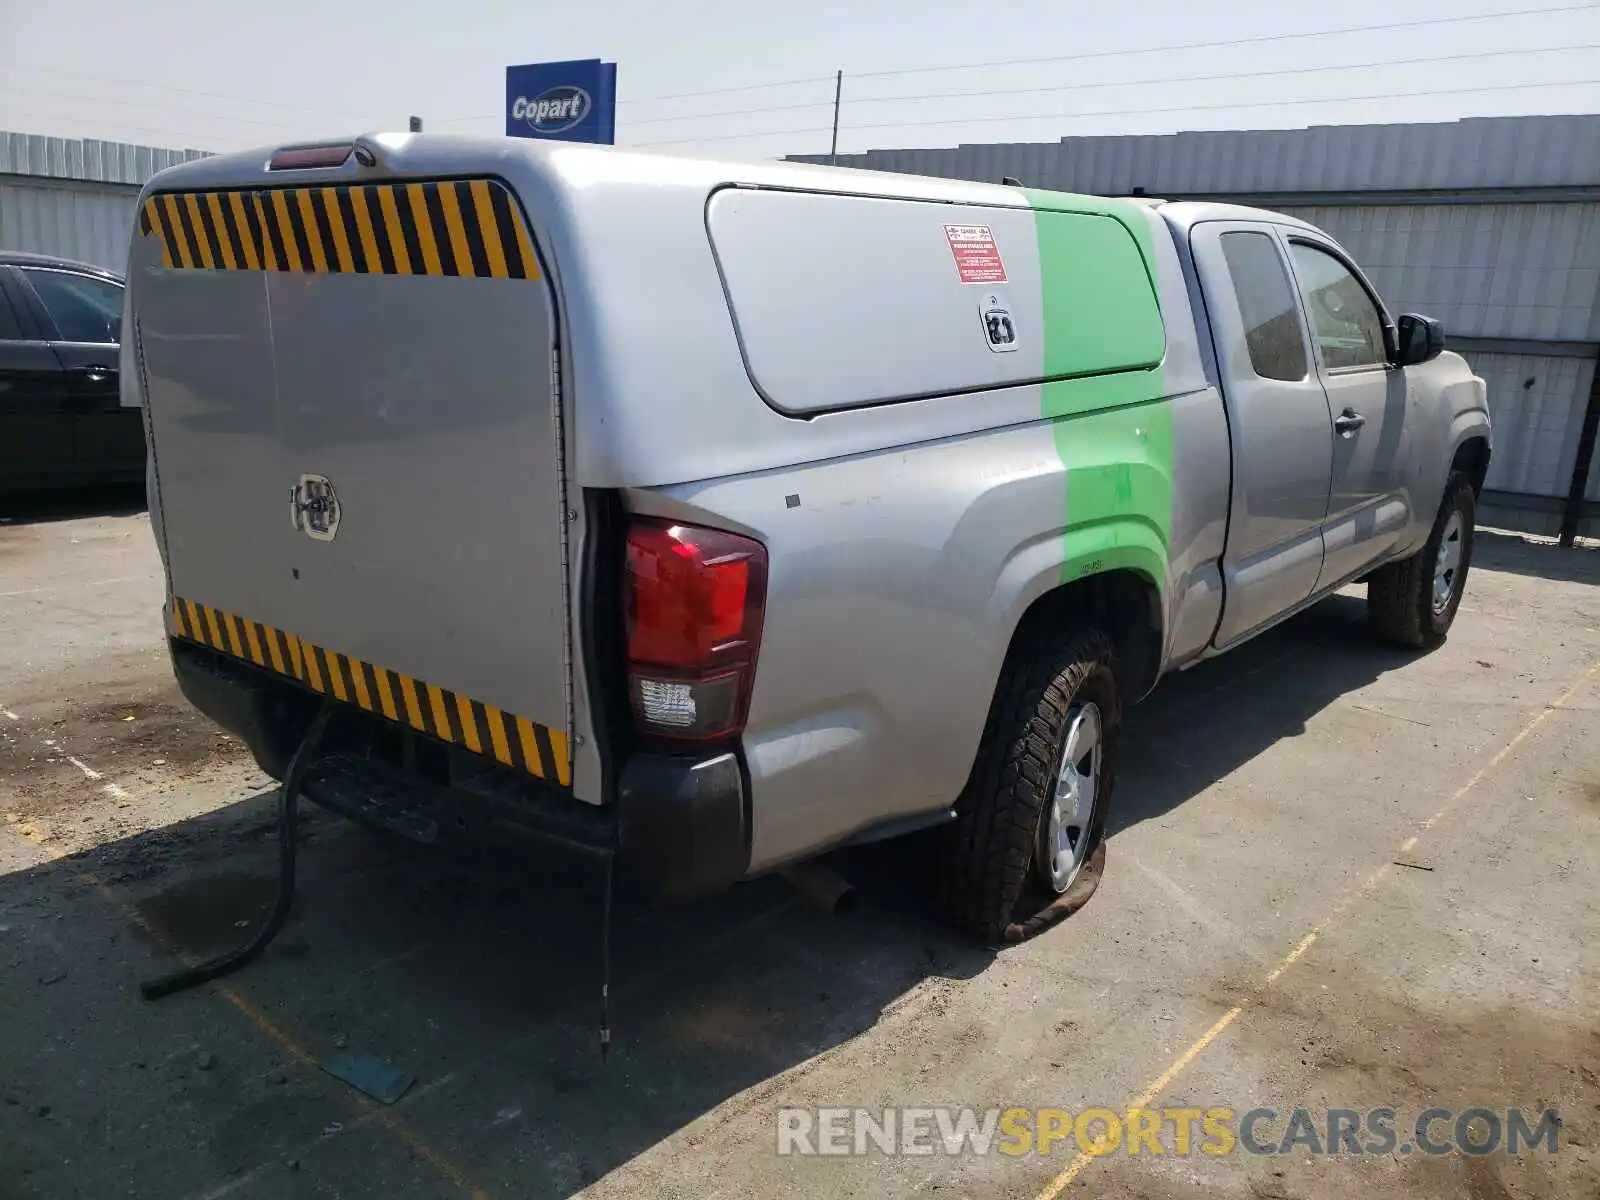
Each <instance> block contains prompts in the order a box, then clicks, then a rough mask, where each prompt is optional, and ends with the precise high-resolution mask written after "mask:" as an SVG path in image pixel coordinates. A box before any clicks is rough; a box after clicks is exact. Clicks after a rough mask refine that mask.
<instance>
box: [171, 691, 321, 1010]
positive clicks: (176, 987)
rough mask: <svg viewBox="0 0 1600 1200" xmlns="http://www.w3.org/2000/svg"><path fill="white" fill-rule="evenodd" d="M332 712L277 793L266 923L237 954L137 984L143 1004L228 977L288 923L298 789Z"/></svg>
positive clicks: (315, 728)
mask: <svg viewBox="0 0 1600 1200" xmlns="http://www.w3.org/2000/svg"><path fill="white" fill-rule="evenodd" d="M332 711H333V703H332V701H326V702H324V704H323V706H322V708H321V710H320V711H319V712H318V713H317V716H316V719H315V720H313V721H312V722H311V728H310V729H308V730H306V736H305V737H304V738H303V739H301V742H300V748H299V749H298V750H296V751H295V752H294V757H293V758H291V759H290V760H289V769H288V770H287V771H286V772H284V776H283V785H282V787H280V788H279V790H278V896H277V899H276V900H275V901H274V902H273V905H272V915H271V916H269V917H268V918H267V923H266V924H265V925H263V926H262V927H261V930H260V932H258V933H257V934H256V935H255V937H253V938H251V939H250V941H249V942H248V943H246V944H245V945H243V946H240V947H239V948H238V949H237V950H231V951H229V952H228V953H227V954H224V955H222V956H221V957H219V958H214V959H211V960H210V961H209V962H203V963H199V964H197V965H196V966H192V967H185V968H184V969H183V970H181V971H174V972H173V973H172V974H170V975H163V976H161V977H160V978H159V979H150V980H147V981H145V982H144V983H141V984H140V985H139V994H140V995H141V996H143V997H144V998H145V999H146V1000H159V999H161V998H162V997H163V996H170V995H172V994H173V993H174V992H185V991H188V990H189V989H190V988H193V987H199V986H200V985H201V984H202V983H210V982H211V981H212V980H213V979H221V978H222V977H223V976H224V975H231V974H232V973H233V972H235V971H237V970H238V969H239V968H240V967H243V966H246V965H247V964H249V963H251V962H253V961H254V960H255V959H256V958H257V956H259V955H260V953H261V952H262V951H263V950H265V949H266V948H267V946H268V945H269V944H270V943H271V941H272V939H273V938H275V937H277V936H278V933H279V931H280V930H282V929H283V926H284V922H286V921H287V920H288V919H289V909H290V907H291V906H292V905H293V904H294V878H295V825H296V817H297V812H298V805H299V799H300V786H301V784H302V783H303V782H304V781H305V774H306V769H307V768H308V767H309V766H310V765H311V759H312V758H313V757H314V756H315V755H316V750H317V743H318V742H320V741H321V740H322V732H323V730H324V729H325V728H326V727H327V724H328V717H329V715H330V714H331V713H332Z"/></svg>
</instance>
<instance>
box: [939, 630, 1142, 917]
mask: <svg viewBox="0 0 1600 1200" xmlns="http://www.w3.org/2000/svg"><path fill="white" fill-rule="evenodd" d="M1111 663H1112V649H1111V643H1110V642H1109V641H1107V639H1106V637H1105V635H1104V634H1102V633H1100V632H1099V631H1098V630H1094V629H1080V630H1077V631H1074V632H1071V633H1067V634H1059V633H1052V634H1045V635H1036V636H1034V637H1031V638H1029V639H1028V640H1027V641H1026V642H1025V643H1024V644H1021V645H1019V646H1017V647H1016V648H1014V649H1013V651H1012V653H1011V655H1010V657H1009V659H1008V661H1007V666H1006V672H1005V675H1004V677H1003V678H1002V680H1001V682H1000V688H999V692H998V694H997V695H996V697H995V703H994V707H993V710H992V711H991V713H990V718H989V727H988V729H987V730H986V731H985V733H984V738H983V745H982V747H981V749H980V750H979V754H978V761H977V763H976V764H975V765H974V768H973V772H972V778H971V779H970V780H969V781H968V784H967V788H966V791H965V792H964V793H963V794H962V796H961V799H960V800H959V801H958V802H957V805H956V811H957V819H956V820H955V821H954V822H953V823H952V824H951V825H950V826H949V827H947V829H946V835H945V842H944V846H943V852H942V863H941V876H942V892H943V896H944V902H945V906H946V908H947V909H948V911H949V913H950V915H951V916H952V917H953V918H954V920H955V921H956V922H957V923H958V924H959V925H961V926H962V927H963V928H965V929H967V930H969V931H971V932H972V933H975V934H977V935H978V936H979V937H981V938H983V939H984V940H985V941H988V942H998V941H1000V940H1002V939H1003V938H1004V936H1005V932H1006V929H1007V927H1008V926H1010V925H1011V924H1012V923H1013V922H1014V921H1015V920H1016V917H1017V913H1018V909H1019V907H1020V906H1022V905H1023V904H1024V902H1027V903H1032V902H1033V901H1039V902H1041V903H1046V904H1047V903H1049V902H1050V901H1051V900H1053V899H1054V898H1055V897H1057V896H1059V895H1061V894H1062V893H1065V892H1066V891H1068V890H1069V889H1070V888H1072V886H1073V885H1074V884H1075V883H1077V882H1078V880H1079V878H1080V877H1081V876H1082V875H1083V872H1084V870H1085V867H1086V865H1087V864H1088V863H1089V860H1090V858H1091V857H1092V856H1093V854H1094V852H1095V850H1096V849H1097V848H1098V846H1099V844H1100V841H1101V839H1102V837H1103V836H1104V834H1105V823H1106V815H1107V813H1108V811H1109V805H1110V801H1111V792H1112V786H1113V784H1114V782H1115V768H1116V745H1117V734H1118V732H1119V730H1120V727H1121V721H1122V709H1121V704H1120V700H1119V697H1118V694H1117V684H1116V677H1115V675H1114V674H1113V673H1112V669H1111Z"/></svg>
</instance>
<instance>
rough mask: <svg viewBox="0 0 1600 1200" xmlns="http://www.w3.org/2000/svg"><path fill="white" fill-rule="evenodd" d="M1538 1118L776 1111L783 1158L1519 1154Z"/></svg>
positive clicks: (1263, 1111)
mask: <svg viewBox="0 0 1600 1200" xmlns="http://www.w3.org/2000/svg"><path fill="white" fill-rule="evenodd" d="M1560 1128H1561V1116H1560V1113H1559V1111H1558V1110H1556V1109H1553V1108H1550V1109H1544V1110H1543V1111H1541V1112H1538V1113H1534V1112H1532V1111H1531V1110H1524V1109H1520V1108H1509V1109H1491V1108H1466V1109H1461V1110H1459V1111H1457V1110H1454V1109H1448V1108H1427V1109H1423V1110H1421V1111H1420V1112H1417V1113H1414V1114H1401V1113H1400V1112H1398V1111H1397V1110H1395V1109H1393V1108H1369V1109H1354V1108H1329V1109H1307V1108H1296V1109H1288V1110H1281V1111H1280V1110H1279V1109H1275V1108H1252V1109H1248V1110H1246V1111H1244V1112H1239V1111H1238V1110H1236V1109H1233V1108H1223V1107H1215V1108H1128V1109H1121V1110H1113V1109H1109V1108H1085V1109H1081V1110H1079V1111H1076V1112H1074V1111H1072V1110H1070V1109H1065V1108H1037V1109H1033V1108H991V1109H972V1108H886V1109H881V1110H878V1111H868V1110H867V1109H862V1108H783V1109H779V1110H778V1114H777V1150H778V1153H779V1154H783V1155H827V1156H849V1155H867V1154H877V1155H886V1156H889V1155H928V1154H945V1155H967V1154H972V1155H988V1154H1007V1155H1013V1156H1017V1155H1025V1154H1039V1155H1048V1154H1053V1153H1074V1154H1076V1153H1080V1152H1081V1153H1085V1154H1093V1155H1105V1154H1117V1153H1124V1154H1171V1155H1178V1156H1188V1155H1193V1154H1207V1155H1224V1154H1239V1153H1244V1154H1256V1155H1263V1156H1266V1155H1286V1154H1307V1155H1314V1156H1328V1155H1334V1156H1337V1155H1345V1156H1361V1155H1389V1154H1400V1155H1411V1154H1425V1155H1434V1156H1439V1155H1446V1154H1470V1155H1486V1154H1521V1153H1524V1152H1528V1151H1535V1150H1542V1151H1544V1152H1545V1153H1547V1154H1554V1153H1556V1152H1557V1149H1558V1133H1559V1130H1560Z"/></svg>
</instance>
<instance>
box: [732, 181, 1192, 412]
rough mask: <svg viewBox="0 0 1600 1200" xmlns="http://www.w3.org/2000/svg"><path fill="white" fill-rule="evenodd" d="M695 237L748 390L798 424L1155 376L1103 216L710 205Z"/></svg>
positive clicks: (1126, 255)
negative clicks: (957, 397) (717, 282)
mask: <svg viewBox="0 0 1600 1200" xmlns="http://www.w3.org/2000/svg"><path fill="white" fill-rule="evenodd" d="M707 228H708V230H709V232H710V236H711V242H712V247H713V249H714V251H715V254H716V258H717V263H718V267H719V269H720V271H721V272H722V280H723V286H724V289H725V291H726V293H727V298H728V305H729V309H730V311H731V313H732V316H733V321H734V325H735V328H736V330H737V333H738V337H739V345H740V350H741V352H742V353H743V355H744V361H745V366H746V369H747V370H748V372H749V375H750V379H751V382H752V383H753V384H754V385H755V387H756V389H757V391H759V392H760V394H761V395H762V397H763V398H764V399H765V400H766V401H767V403H769V404H770V405H772V406H773V407H774V408H776V409H778V410H779V411H780V412H784V413H788V414H791V415H810V414H814V413H819V412H827V411H831V410H835V409H847V408H859V407H863V406H867V405H876V404H887V403H893V402H895V401H903V400H914V399H921V398H925V397H931V396H945V395H954V394H960V393H963V392H978V391H986V390H989V389H994V388H1004V387H1012V386H1016V385H1021V384H1030V383H1040V382H1044V381H1047V380H1052V379H1065V378H1076V377H1081V376H1085V375H1098V374H1106V373H1111V372H1121V371H1133V370H1143V369H1149V368H1152V367H1155V366H1158V365H1159V364H1160V362H1161V359H1162V356H1163V353H1164V351H1165V344H1166V342H1165V333H1164V330H1163V327H1162V323H1161V310H1160V306H1159V303H1158V301H1157V298H1156V294H1155V290H1154V285H1153V283H1152V281H1151V278H1150V272H1149V267H1148V266H1147V264H1146V261H1145V258H1144V255H1143V254H1142V253H1141V252H1140V248H1139V244H1138V242H1137V241H1136V240H1135V238H1134V236H1133V234H1132V232H1131V231H1130V230H1129V228H1128V227H1127V226H1126V225H1125V224H1123V223H1122V221H1121V220H1119V219H1118V218H1117V217H1114V216H1110V215H1107V214H1104V213H1090V212H1065V211H1046V210H1039V211H1035V210H1034V209H1031V208H1000V207H984V206H977V205H952V204H942V203H934V202H929V201H917V200H899V199H890V198H881V197H871V196H844V195H837V194H829V193H814V192H795V191H778V190H766V189H754V188H725V189H723V190H720V191H718V192H716V193H714V194H713V195H712V197H711V199H710V202H709V204H708V208H707Z"/></svg>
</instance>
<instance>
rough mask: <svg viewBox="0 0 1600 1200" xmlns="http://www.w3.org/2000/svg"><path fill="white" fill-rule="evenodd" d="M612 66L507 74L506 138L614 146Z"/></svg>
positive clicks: (591, 63)
mask: <svg viewBox="0 0 1600 1200" xmlns="http://www.w3.org/2000/svg"><path fill="white" fill-rule="evenodd" d="M616 112H617V65H616V63H608V62H601V61H600V60H599V59H598V58H586V59H579V60H576V61H573V62H554V63H526V64H524V65H523V66H520V67H507V68H506V136H507V137H526V138H545V139H550V140H555V141H563V142H599V143H601V144H603V145H607V146H609V145H611V144H612V143H613V142H615V141H616Z"/></svg>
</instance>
